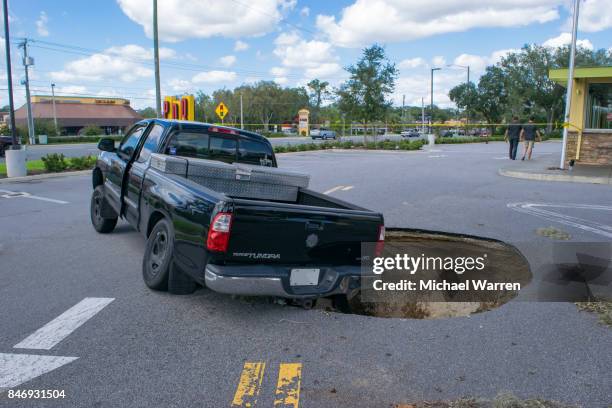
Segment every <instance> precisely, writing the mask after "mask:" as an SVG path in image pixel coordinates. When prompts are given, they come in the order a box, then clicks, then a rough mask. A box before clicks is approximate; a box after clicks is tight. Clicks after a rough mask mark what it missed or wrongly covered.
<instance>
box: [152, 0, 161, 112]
mask: <svg viewBox="0 0 612 408" xmlns="http://www.w3.org/2000/svg"><path fill="white" fill-rule="evenodd" d="M153 53H154V60H155V107H156V110H157V117H158V118H161V116H162V112H161V86H160V84H159V82H160V81H159V36H158V34H157V0H153Z"/></svg>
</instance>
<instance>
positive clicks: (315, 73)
mask: <svg viewBox="0 0 612 408" xmlns="http://www.w3.org/2000/svg"><path fill="white" fill-rule="evenodd" d="M341 72H342V67H341V66H340V64H338V63H336V62H324V63H321V64H319V65H317V66H316V67H311V68H307V69H306V70H305V71H304V77H305V78H306V79H308V80H310V79H315V78H319V79H320V78H323V79H325V78H332V77H334V76H337V75H339V74H340V73H341Z"/></svg>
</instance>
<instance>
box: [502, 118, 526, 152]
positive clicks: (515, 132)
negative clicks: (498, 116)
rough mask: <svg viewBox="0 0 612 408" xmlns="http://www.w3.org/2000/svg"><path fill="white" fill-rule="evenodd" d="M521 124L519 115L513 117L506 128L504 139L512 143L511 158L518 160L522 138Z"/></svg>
mask: <svg viewBox="0 0 612 408" xmlns="http://www.w3.org/2000/svg"><path fill="white" fill-rule="evenodd" d="M521 129H522V127H521V125H520V124H519V118H518V116H514V117H513V118H512V123H510V125H508V128H507V129H506V135H505V137H504V139H505V140H506V142H508V143H509V144H510V148H509V156H510V160H516V151H517V150H518V145H519V140H520V138H521Z"/></svg>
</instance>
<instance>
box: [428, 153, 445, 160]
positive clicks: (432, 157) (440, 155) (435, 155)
mask: <svg viewBox="0 0 612 408" xmlns="http://www.w3.org/2000/svg"><path fill="white" fill-rule="evenodd" d="M427 157H429V158H430V159H434V158H438V157H446V155H445V154H434V155H432V156H427Z"/></svg>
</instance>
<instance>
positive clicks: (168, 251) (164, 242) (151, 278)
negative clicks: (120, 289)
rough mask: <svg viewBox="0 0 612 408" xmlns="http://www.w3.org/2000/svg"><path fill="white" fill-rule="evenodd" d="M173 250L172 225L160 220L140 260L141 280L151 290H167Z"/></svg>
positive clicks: (163, 219)
mask: <svg viewBox="0 0 612 408" xmlns="http://www.w3.org/2000/svg"><path fill="white" fill-rule="evenodd" d="M173 248H174V231H173V229H172V225H171V224H170V222H168V220H166V219H165V218H162V219H161V220H159V222H158V223H157V224H155V226H154V227H153V231H151V234H150V235H149V238H148V239H147V245H146V247H145V253H144V257H143V258H142V278H143V279H144V282H145V284H146V285H147V286H148V287H150V288H151V289H155V290H168V276H169V274H170V264H171V262H172V252H173Z"/></svg>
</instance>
